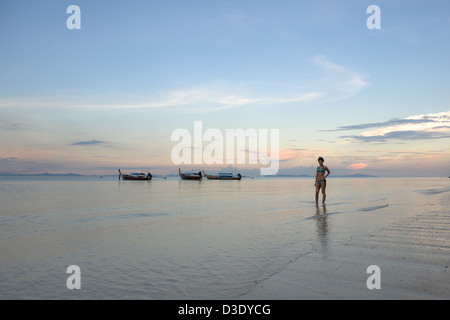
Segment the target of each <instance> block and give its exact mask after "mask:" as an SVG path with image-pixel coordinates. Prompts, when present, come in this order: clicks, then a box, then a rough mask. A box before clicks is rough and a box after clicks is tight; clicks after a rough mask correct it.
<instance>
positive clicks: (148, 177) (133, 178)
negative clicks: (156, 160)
mask: <svg viewBox="0 0 450 320" xmlns="http://www.w3.org/2000/svg"><path fill="white" fill-rule="evenodd" d="M122 180H128V181H130V180H131V181H148V180H152V177H151V176H146V177H133V176H128V175H124V174H123V175H122Z"/></svg>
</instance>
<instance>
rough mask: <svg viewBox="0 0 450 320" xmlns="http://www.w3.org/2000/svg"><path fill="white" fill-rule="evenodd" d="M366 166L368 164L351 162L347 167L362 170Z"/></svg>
mask: <svg viewBox="0 0 450 320" xmlns="http://www.w3.org/2000/svg"><path fill="white" fill-rule="evenodd" d="M367 167H368V165H367V164H365V163H353V164H351V165H349V166H348V167H347V168H348V169H351V170H362V169H364V168H367Z"/></svg>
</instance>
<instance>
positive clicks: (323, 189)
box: [322, 180, 327, 203]
mask: <svg viewBox="0 0 450 320" xmlns="http://www.w3.org/2000/svg"><path fill="white" fill-rule="evenodd" d="M326 187H327V182H326V181H325V180H324V181H322V203H325V199H326V198H327V195H326V193H325V189H326Z"/></svg>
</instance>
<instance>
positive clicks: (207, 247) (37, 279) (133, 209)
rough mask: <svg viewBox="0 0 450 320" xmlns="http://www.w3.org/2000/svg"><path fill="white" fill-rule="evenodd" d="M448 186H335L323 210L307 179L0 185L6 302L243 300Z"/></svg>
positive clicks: (432, 200)
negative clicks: (302, 260)
mask: <svg viewBox="0 0 450 320" xmlns="http://www.w3.org/2000/svg"><path fill="white" fill-rule="evenodd" d="M449 180H450V179H448V178H447V179H445V178H354V179H353V178H333V179H331V177H330V179H329V181H328V185H327V205H326V206H322V205H319V206H318V207H315V203H314V186H313V182H314V181H313V179H305V178H299V179H288V178H286V179H275V178H270V179H269V178H267V179H255V180H242V181H179V180H178V179H168V180H157V179H155V180H153V181H149V182H141V181H121V182H118V181H117V180H116V179H113V178H104V179H100V178H99V177H86V178H80V177H69V178H61V177H59V178H51V177H50V178H45V179H42V178H34V177H30V178H24V177H0V203H1V207H0V275H1V276H0V298H1V299H24V298H25V299H237V298H239V297H240V296H242V295H243V294H245V293H247V292H249V291H250V290H251V288H252V287H253V286H255V284H257V283H259V282H261V281H262V280H264V279H266V278H268V277H270V276H271V275H272V274H274V273H276V272H278V271H279V270H281V269H283V268H284V267H285V266H286V265H288V264H289V263H290V262H292V261H294V260H296V259H297V258H298V257H300V256H301V255H303V254H305V253H308V252H311V251H312V250H316V249H317V248H321V249H322V251H323V252H324V254H326V248H328V247H330V246H332V245H333V244H335V243H339V242H341V241H344V240H346V239H349V238H351V237H357V236H358V235H362V234H367V233H368V232H373V231H374V230H377V228H381V227H383V226H385V225H386V224H389V223H392V222H394V221H396V220H399V219H402V218H405V217H408V216H413V215H416V214H419V213H422V212H424V211H427V210H430V208H432V207H433V206H435V205H439V199H440V198H442V197H448V195H449V194H450V181H449ZM69 265H78V266H79V267H80V268H81V290H68V289H67V287H66V280H67V277H68V276H69V275H68V274H66V268H67V267H68V266H69Z"/></svg>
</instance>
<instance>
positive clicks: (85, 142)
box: [70, 140, 105, 146]
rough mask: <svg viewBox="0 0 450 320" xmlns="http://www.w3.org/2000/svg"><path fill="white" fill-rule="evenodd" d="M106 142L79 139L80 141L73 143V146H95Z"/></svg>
mask: <svg viewBox="0 0 450 320" xmlns="http://www.w3.org/2000/svg"><path fill="white" fill-rule="evenodd" d="M103 143H105V141H99V140H91V141H78V142H74V143H71V144H70V145H71V146H94V145H99V144H103Z"/></svg>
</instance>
